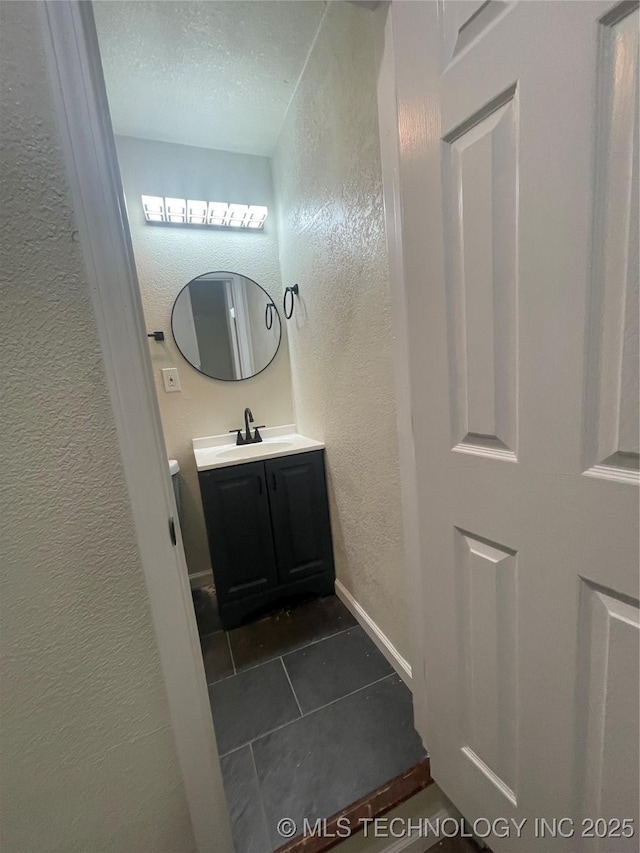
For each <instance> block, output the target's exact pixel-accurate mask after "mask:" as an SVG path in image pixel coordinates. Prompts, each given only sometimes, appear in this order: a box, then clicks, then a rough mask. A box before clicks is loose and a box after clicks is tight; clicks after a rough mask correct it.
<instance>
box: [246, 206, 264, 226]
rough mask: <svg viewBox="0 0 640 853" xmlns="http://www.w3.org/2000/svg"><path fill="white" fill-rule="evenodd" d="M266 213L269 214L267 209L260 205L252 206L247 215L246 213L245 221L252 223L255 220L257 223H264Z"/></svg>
mask: <svg viewBox="0 0 640 853" xmlns="http://www.w3.org/2000/svg"><path fill="white" fill-rule="evenodd" d="M268 213H269V208H268V207H263V206H262V205H260V204H252V205H251V207H250V208H249V213H248V216H247V219H249V220H251V221H252V222H253V221H254V220H256V219H257V220H258V221H259V222H264V221H265V219H266V218H267V214H268Z"/></svg>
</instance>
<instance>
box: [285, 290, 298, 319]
mask: <svg viewBox="0 0 640 853" xmlns="http://www.w3.org/2000/svg"><path fill="white" fill-rule="evenodd" d="M299 290H300V288H299V287H298V285H297V284H294V285H293V287H286V288H285V291H284V316H285V317H286V318H287V320H290V319H291V318H292V317H293V307H294V301H293V297H294V295H295V296H297V295H298V292H299ZM288 293H290V294H291V305H290V307H289V310H288V311H287V294H288Z"/></svg>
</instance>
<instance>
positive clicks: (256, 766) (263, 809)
mask: <svg viewBox="0 0 640 853" xmlns="http://www.w3.org/2000/svg"><path fill="white" fill-rule="evenodd" d="M249 753H250V755H251V763H252V764H253V772H254V774H255V779H256V784H257V785H258V799H259V800H260V812H261V814H262V819H263V820H264V828H265V829H266V830H267V838H268V839H269V844H271V829H270V827H269V821H268V820H267V810H266V809H265V807H264V800H263V799H262V785H261V784H260V776H259V775H258V765H257V764H256V757H255V755H254V754H253V746H252V745H251V743H249Z"/></svg>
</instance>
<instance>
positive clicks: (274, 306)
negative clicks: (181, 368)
mask: <svg viewBox="0 0 640 853" xmlns="http://www.w3.org/2000/svg"><path fill="white" fill-rule="evenodd" d="M218 274H220V275H240V276H242V278H246V279H247V281H250V282H251V283H252V284H255V286H256V287H259V288H260V290H261V291H262V292H263V293H264V294H265V295H266V297H267V299H268V300H269V302H270V303H271V304H272V305H273V310H274V311H275V312H276V314H277V315H278V323H279V325H280V336H279V337H278V346H277V347H276V349H275V352H274V353H273V357H272V358H271V360H270V361H269V362H267V364H265V366H264V367H263V368H262V369H261V370H257V371H256V372H255V373H252V374H251V376H244V377H242V378H240V379H221V378H220V377H219V376H211V374H209V373H205V372H204V370H200V368H199V367H196V366H195V365H194V364H192V363H191V362H190V361H189V359H188V358H187V357H186V355H185V354H184V353H183V352H182V350H181V349H180V344H179V343H178V341H177V340H176V336H175V333H174V331H173V312H174V311H175V308H176V302H177V301H178V299H179V298H180V294H181V293H182V292H183V290H186V288H187V287H189V285H190V284H191V283H192V282H194V281H197V280H198V279H199V278H202V277H203V276H205V275H218ZM272 316H273V315H272ZM171 336H172V338H173V340H174V343H175V345H176V348H177V350H178V352H179V353H180V355H181V356H182V358H183V359H184V360H185V361H186V362H187V364H188V365H189V367H191V368H193V370H195V371H196V372H197V373H200V374H201V375H202V376H206V377H207V379H214V380H215V381H216V382H246V381H247V380H248V379H253V378H254V377H256V376H259V375H260V374H261V373H264V371H265V370H266V369H267V367H269V366H270V365H272V364H273V361H274V359H275V357H276V356H277V355H278V352H279V351H280V345H281V344H282V320H281V318H280V312H279V311H278V308H277V307H276V305H275V303H274V301H273V299H272V297H271V294H270V293H269V292H268V291H267V290H265V288H264V287H263V286H262V285H261V284H258V282H257V281H254V279H252V278H249V276H248V275H244V274H243V273H239V272H232V271H231V270H211V272H203V273H200V275H196V276H194V278H192V279H190V280H189V281H188V282H187V283H186V284H185V285H184V287H181V288H180V290H179V291H178V294H177V296H176V298H175V299H174V300H173V305H172V307H171Z"/></svg>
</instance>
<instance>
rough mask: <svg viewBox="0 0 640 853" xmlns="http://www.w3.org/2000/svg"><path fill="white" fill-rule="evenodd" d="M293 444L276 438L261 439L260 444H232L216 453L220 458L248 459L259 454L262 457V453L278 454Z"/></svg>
mask: <svg viewBox="0 0 640 853" xmlns="http://www.w3.org/2000/svg"><path fill="white" fill-rule="evenodd" d="M293 446H294V442H293V441H276V439H271V440H269V439H267V441H264V440H263V441H262V442H261V443H260V444H242V445H239V446H238V445H234V447H232V448H231V449H230V450H221V451H220V453H218V457H219V458H220V459H229V458H230V457H233V458H234V460H235V459H248V458H249V457H252V458H253V457H255V456H260V457H262V458H264V454H265V452H266V453H269V454H279V453H280V451H282V450H289V448H291V447H293Z"/></svg>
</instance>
